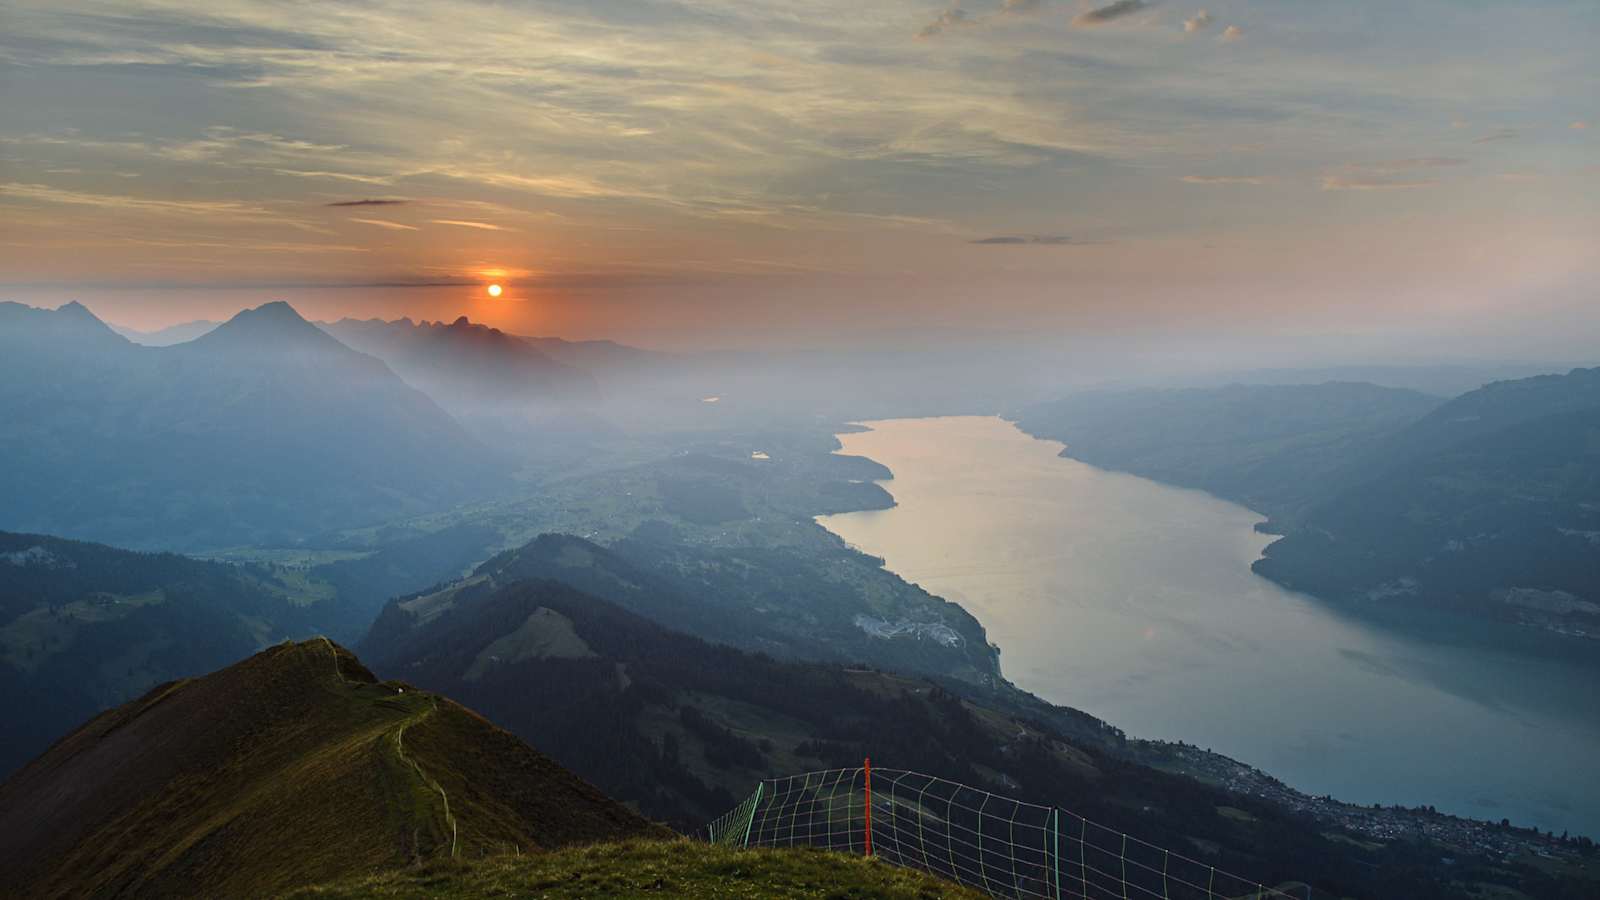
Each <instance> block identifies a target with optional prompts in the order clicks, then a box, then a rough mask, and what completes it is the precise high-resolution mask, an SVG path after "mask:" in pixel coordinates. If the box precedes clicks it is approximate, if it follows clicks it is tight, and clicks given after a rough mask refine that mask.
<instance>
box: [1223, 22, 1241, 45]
mask: <svg viewBox="0 0 1600 900" xmlns="http://www.w3.org/2000/svg"><path fill="white" fill-rule="evenodd" d="M1243 37H1244V29H1243V28H1240V27H1239V26H1237V25H1229V26H1228V27H1227V28H1224V29H1222V40H1225V41H1237V40H1240V39H1242V38H1243Z"/></svg>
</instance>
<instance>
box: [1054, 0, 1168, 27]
mask: <svg viewBox="0 0 1600 900" xmlns="http://www.w3.org/2000/svg"><path fill="white" fill-rule="evenodd" d="M1149 6H1150V4H1148V3H1146V2H1144V0H1117V2H1115V3H1111V4H1107V5H1106V6H1099V7H1096V8H1094V9H1088V10H1084V11H1083V12H1081V13H1078V15H1077V16H1075V17H1074V18H1073V20H1072V25H1073V27H1074V28H1093V27H1094V26H1096V25H1104V24H1106V23H1107V22H1115V21H1116V20H1118V19H1122V18H1126V17H1128V16H1131V15H1133V14H1134V13H1136V12H1139V11H1140V10H1143V9H1146V8H1148V7H1149Z"/></svg>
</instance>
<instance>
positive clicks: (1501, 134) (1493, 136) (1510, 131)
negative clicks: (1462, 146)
mask: <svg viewBox="0 0 1600 900" xmlns="http://www.w3.org/2000/svg"><path fill="white" fill-rule="evenodd" d="M1517 136H1518V132H1517V130H1516V129H1515V128H1497V129H1495V130H1494V131H1491V132H1489V133H1488V134H1484V135H1479V136H1478V137H1475V138H1473V139H1472V142H1473V143H1474V144H1488V143H1492V142H1494V141H1509V140H1511V139H1513V138H1515V137H1517Z"/></svg>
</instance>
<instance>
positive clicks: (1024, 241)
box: [967, 234, 1075, 247]
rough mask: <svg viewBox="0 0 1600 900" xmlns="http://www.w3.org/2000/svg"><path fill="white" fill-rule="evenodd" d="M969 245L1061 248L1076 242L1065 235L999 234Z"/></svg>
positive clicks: (977, 240)
mask: <svg viewBox="0 0 1600 900" xmlns="http://www.w3.org/2000/svg"><path fill="white" fill-rule="evenodd" d="M967 243H969V244H980V245H983V246H989V247H1019V246H1036V247H1060V246H1064V245H1066V244H1072V243H1075V242H1074V241H1073V240H1072V238H1070V237H1067V236H1066V235H1064V234H999V235H995V236H994V237H986V238H978V239H976V240H972V241H968V242H967Z"/></svg>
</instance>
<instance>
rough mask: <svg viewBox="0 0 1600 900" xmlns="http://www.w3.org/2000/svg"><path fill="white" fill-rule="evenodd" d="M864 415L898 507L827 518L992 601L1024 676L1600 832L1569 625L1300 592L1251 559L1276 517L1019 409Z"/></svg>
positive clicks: (961, 593) (1173, 722)
mask: <svg viewBox="0 0 1600 900" xmlns="http://www.w3.org/2000/svg"><path fill="white" fill-rule="evenodd" d="M866 424H867V426H868V427H870V428H871V429H872V430H871V431H867V432H862V433H859V434H844V435H840V440H841V441H842V442H843V443H844V449H843V452H845V453H849V454H856V455H861V456H867V457H870V458H872V459H874V460H877V461H878V462H880V463H883V464H884V465H886V466H888V467H889V468H890V469H891V470H892V471H893V473H894V479H893V480H892V481H888V482H884V486H885V487H886V488H887V489H888V490H889V491H890V493H892V494H893V495H894V498H895V500H896V501H897V504H898V505H897V506H896V507H895V508H893V509H888V510H880V511H871V512H859V513H847V514H844V515H837V516H826V517H822V518H820V519H819V520H818V521H819V522H821V523H822V524H823V525H824V526H825V527H826V528H828V529H829V530H831V531H833V532H834V533H836V534H838V535H840V536H841V537H843V538H844V539H845V540H846V541H848V542H850V543H851V544H853V545H854V546H856V547H858V548H860V549H861V550H863V551H865V552H867V553H871V554H873V555H876V556H880V557H882V558H883V559H884V560H885V561H886V562H887V566H888V568H889V569H890V570H892V571H894V572H896V573H898V574H900V575H901V576H903V577H905V578H906V579H907V580H909V581H913V582H915V583H917V584H918V585H921V586H922V587H923V588H925V589H927V590H928V591H930V592H932V593H934V594H938V595H940V596H943V597H945V598H947V599H950V600H953V601H955V602H958V603H960V604H961V605H962V606H964V607H966V608H967V609H968V610H969V611H971V612H972V613H973V615H975V616H977V617H978V619H979V620H980V621H981V622H982V623H983V624H984V626H985V627H986V628H987V629H988V633H989V639H990V640H991V641H993V642H994V643H995V644H997V645H998V646H999V647H1000V648H1001V665H1002V667H1003V669H1004V671H1005V674H1006V676H1007V677H1008V678H1010V679H1011V680H1012V681H1014V682H1016V683H1017V684H1018V685H1020V686H1021V687H1023V688H1025V689H1027V690H1030V691H1033V692H1034V693H1036V694H1038V695H1040V696H1041V697H1044V698H1045V699H1048V700H1050V701H1053V702H1056V703H1060V704H1064V705H1068V706H1073V707H1077V708H1079V709H1083V710H1086V711H1088V712H1090V713H1093V714H1095V715H1098V716H1100V717H1102V718H1104V719H1106V720H1107V721H1109V722H1111V723H1112V724H1114V725H1117V726H1119V727H1121V728H1123V729H1125V730H1126V731H1127V732H1128V733H1129V734H1130V735H1132V736H1136V737H1148V738H1163V739H1168V740H1184V741H1187V742H1189V743H1192V744H1198V745H1199V746H1201V747H1206V748H1210V749H1213V750H1217V751H1219V752H1221V753H1225V754H1227V755H1229V756H1232V757H1234V758H1236V759H1238V760H1240V761H1243V762H1246V763H1250V764H1252V765H1255V766H1258V767H1260V768H1262V769H1264V770H1266V771H1267V772H1269V773H1270V774H1272V775H1275V776H1277V777H1279V778H1281V779H1283V780H1284V781H1285V782H1287V783H1288V784H1290V785H1292V786H1294V787H1296V788H1299V789H1301V790H1303V791H1306V792H1308V793H1312V794H1325V793H1331V794H1332V795H1334V796H1335V797H1337V798H1339V799H1341V800H1346V801H1351V802H1357V803H1375V802H1376V803H1384V804H1390V803H1401V804H1404V805H1408V806H1411V805H1419V804H1432V805H1434V806H1436V807H1438V808H1439V809H1440V810H1441V811H1445V812H1453V813H1457V814H1461V815H1470V816H1474V817H1477V818H1487V819H1495V820H1498V819H1500V818H1502V817H1507V818H1510V819H1511V820H1512V821H1513V822H1514V823H1516V824H1519V825H1530V824H1533V825H1538V826H1540V827H1542V828H1546V829H1550V828H1553V829H1555V831H1556V832H1557V833H1560V832H1561V831H1562V830H1564V829H1570V830H1572V831H1573V832H1575V833H1585V834H1589V835H1600V765H1597V764H1596V760H1597V759H1600V665H1596V664H1593V663H1590V662H1585V661H1582V660H1581V659H1580V657H1579V656H1578V652H1579V650H1580V648H1577V647H1575V646H1574V645H1573V644H1572V643H1571V642H1569V641H1564V640H1561V639H1556V638H1547V637H1545V636H1543V635H1539V634H1536V633H1531V632H1527V631H1519V630H1514V629H1510V628H1509V626H1498V625H1493V624H1479V623H1476V622H1468V621H1464V620H1458V619H1456V618H1454V617H1439V616H1422V615H1417V614H1410V615H1404V616H1398V615H1395V616H1391V617H1390V618H1389V619H1385V621H1383V622H1382V623H1381V624H1379V623H1376V622H1373V621H1370V620H1367V619H1363V618H1360V617H1358V616H1355V615H1352V614H1350V613H1349V612H1348V611H1346V610H1341V609H1340V608H1338V607H1337V606H1335V605H1332V604H1329V603H1325V602H1323V601H1320V600H1317V599H1315V598H1312V597H1307V596H1305V595H1301V594H1296V593H1292V592H1289V591H1286V590H1283V589H1281V588H1279V587H1278V586H1276V585H1275V584H1273V583H1272V582H1269V581H1267V580H1265V579H1263V578H1260V577H1258V576H1256V575H1255V574H1254V573H1252V572H1251V571H1250V563H1251V562H1252V561H1253V560H1255V559H1256V558H1257V557H1259V556H1260V553H1261V549H1262V548H1263V547H1264V546H1266V544H1267V543H1268V542H1269V541H1270V540H1272V538H1271V537H1269V536H1267V535H1261V534H1257V533H1256V532H1255V531H1254V530H1253V526H1254V524H1255V523H1256V522H1258V521H1260V520H1261V518H1262V517H1261V516H1260V515H1258V514H1256V513H1253V512H1251V511H1250V510H1248V509H1245V508H1243V507H1241V506H1237V505H1235V504H1232V503H1228V502H1226V501H1223V500H1219V499H1217V498H1215V497H1212V496H1210V495H1207V494H1204V493H1200V492H1197V491H1190V490H1183V489H1179V488H1172V487H1167V486H1165V485H1161V484H1157V483H1155V482H1152V481H1148V480H1146V479H1143V478H1138V477H1135V476H1130V475H1123V474H1117V473H1112V472H1106V471H1104V470H1101V469H1096V468H1094V467H1092V466H1089V465H1085V464H1083V463H1080V462H1077V461H1075V460H1071V459H1065V458H1061V457H1059V456H1058V455H1057V454H1058V452H1059V451H1060V450H1061V447H1062V445H1061V444H1058V443H1055V442H1050V441H1040V440H1035V439H1033V438H1031V437H1029V436H1027V435H1025V434H1023V433H1022V432H1020V431H1018V430H1017V429H1016V428H1015V427H1013V426H1012V425H1011V424H1010V423H1007V422H1005V421H1003V420H1001V419H998V418H982V417H959V418H940V419H900V420H892V421H886V422H869V423H866ZM1391 619H1392V620H1391ZM1514 644H1515V645H1517V647H1516V649H1515V650H1511V649H1508V648H1509V647H1511V646H1512V645H1514ZM1591 655H1592V654H1591Z"/></svg>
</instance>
